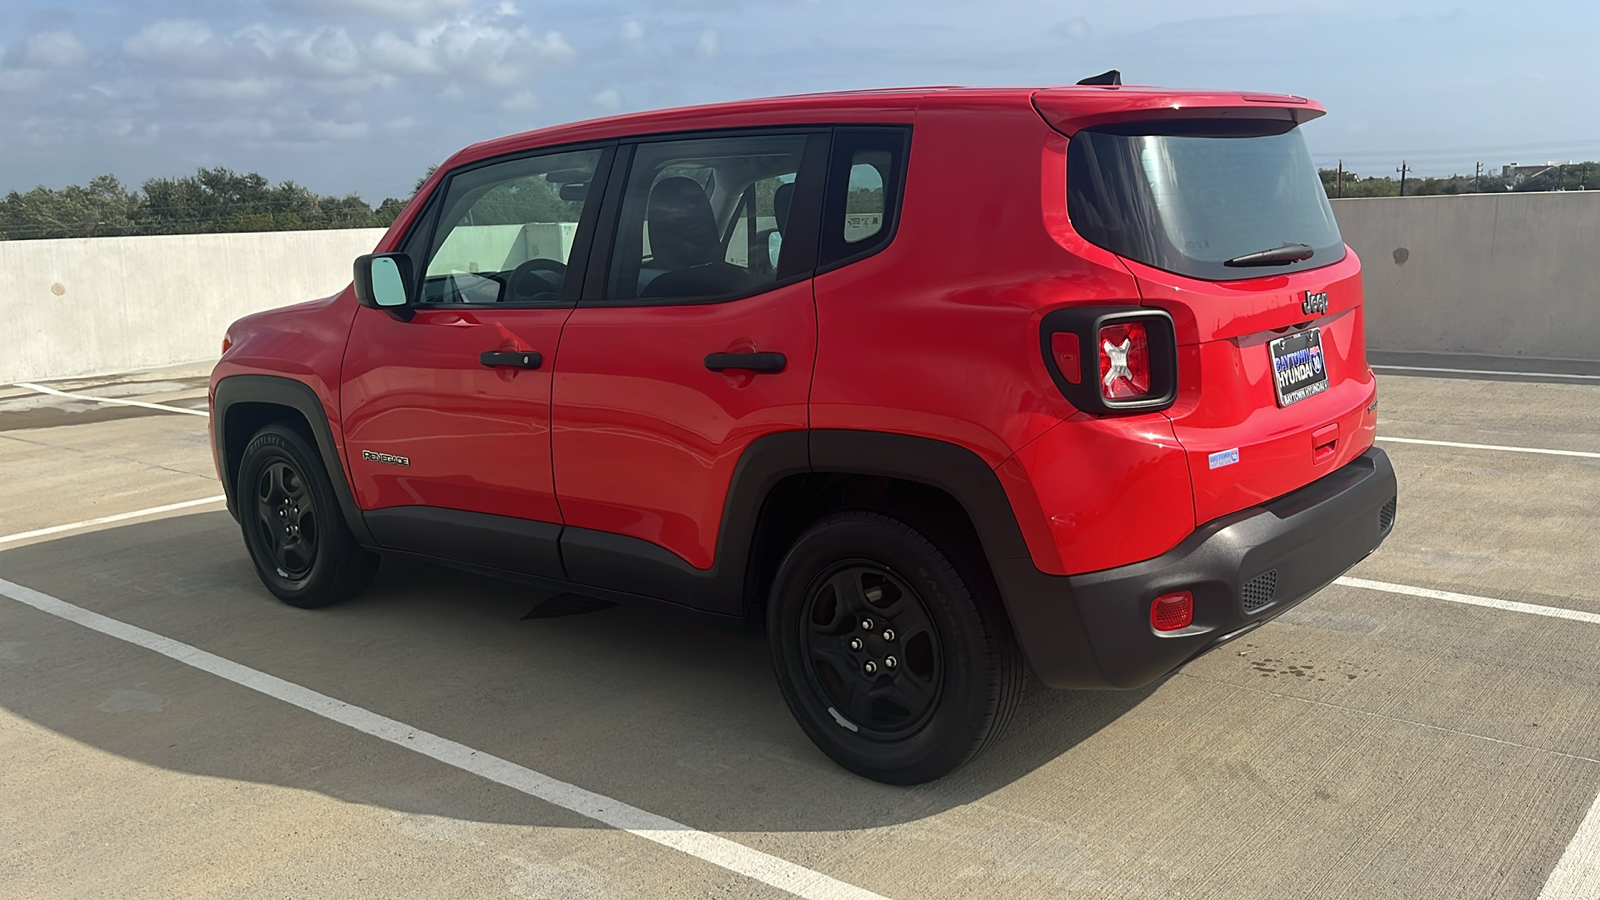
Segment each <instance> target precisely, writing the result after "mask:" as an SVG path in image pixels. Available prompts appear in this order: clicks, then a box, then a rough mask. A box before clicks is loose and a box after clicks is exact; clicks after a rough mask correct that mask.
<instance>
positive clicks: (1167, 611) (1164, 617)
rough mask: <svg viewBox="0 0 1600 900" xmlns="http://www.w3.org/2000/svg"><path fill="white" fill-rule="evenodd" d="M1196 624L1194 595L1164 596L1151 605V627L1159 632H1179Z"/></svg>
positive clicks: (1179, 592) (1182, 593) (1185, 592)
mask: <svg viewBox="0 0 1600 900" xmlns="http://www.w3.org/2000/svg"><path fill="white" fill-rule="evenodd" d="M1193 624H1194V594H1191V593H1189V592H1188V591H1178V592H1177V593H1173V594H1162V595H1161V596H1160V597H1157V598H1156V599H1155V602H1153V603H1151V604H1150V625H1151V626H1152V627H1154V628H1155V630H1157V631H1177V630H1179V629H1180V628H1188V627H1189V626H1190V625H1193Z"/></svg>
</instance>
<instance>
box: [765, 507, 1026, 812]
mask: <svg viewBox="0 0 1600 900" xmlns="http://www.w3.org/2000/svg"><path fill="white" fill-rule="evenodd" d="M967 568H968V570H969V573H970V574H971V575H972V576H973V577H972V578H971V579H970V580H969V579H968V578H964V577H963V575H962V573H961V572H960V571H958V570H957V568H956V566H955V565H954V564H953V563H952V560H951V557H950V556H949V555H947V554H946V553H944V552H942V551H941V550H940V549H939V548H938V547H937V546H935V545H934V544H933V543H932V542H931V541H929V540H928V538H927V537H925V536H924V535H923V534H922V533H920V532H919V531H917V530H915V529H913V528H912V527H910V526H909V525H907V524H905V523H904V522H901V521H899V520H897V519H894V518H891V517H889V516H886V515H882V514H879V513H874V512H864V511H857V512H843V513H835V514H833V515H829V516H827V517H825V518H823V519H822V520H820V521H819V522H817V523H816V524H815V525H813V526H812V527H811V528H810V529H809V530H807V531H806V532H805V533H804V534H803V535H801V537H800V538H799V540H797V541H796V542H795V544H794V546H793V547H792V548H791V549H790V551H789V553H788V555H787V556H786V557H785V558H784V561H783V563H782V565H781V566H780V567H779V570H778V573H777V577H776V579H775V582H774V585H773V590H772V595H771V598H770V601H769V609H768V619H767V623H768V637H769V640H770V641H771V643H772V650H773V659H774V663H775V666H776V668H777V673H778V683H779V686H780V687H781V689H782V691H783V694H784V699H785V700H786V701H787V702H788V704H789V708H790V709H791V710H792V711H793V712H794V715H795V718H796V719H797V720H798V721H799V723H800V726H801V728H803V729H805V732H806V734H807V735H808V736H809V737H810V738H811V739H812V741H813V742H815V743H816V745H817V746H818V747H819V748H821V750H822V751H823V752H824V753H826V754H828V755H829V756H830V757H832V758H833V759H834V760H835V761H836V762H838V763H839V764H840V765H842V766H844V767H845V768H847V769H849V770H851V771H852V772H855V773H857V774H859V775H863V776H865V777H867V778H872V779H874V780H877V781H883V782H887V783H891V784H917V783H921V782H924V781H929V780H932V779H934V778H938V777H939V776H941V775H944V774H946V773H948V772H950V771H952V770H953V769H955V768H956V767H958V766H960V765H961V764H962V763H964V762H966V761H967V760H969V759H971V758H972V757H973V756H974V755H976V754H977V753H978V752H979V751H980V750H981V749H982V748H983V747H984V746H985V745H986V744H987V743H988V742H989V741H990V740H991V739H992V738H993V737H994V736H995V735H996V734H997V733H998V731H999V730H1000V727H1001V726H1002V725H1003V723H1004V721H1005V720H1006V719H1007V718H1009V715H1010V712H1011V710H1012V708H1014V706H1015V704H1016V701H1017V698H1018V697H1019V696H1020V695H1021V688H1022V680H1023V666H1022V662H1021V659H1020V657H1019V655H1018V653H1017V652H1016V647H1015V642H1014V640H1013V639H1012V637H1011V633H1010V630H1009V626H1008V624H1007V623H1006V621H1005V620H1004V617H1003V616H1002V615H1001V614H1000V613H999V609H998V604H997V603H996V602H995V599H996V598H993V597H990V596H985V595H984V593H982V587H981V586H982V585H984V584H986V579H985V578H983V577H981V575H980V573H977V572H972V571H971V568H972V566H971V565H970V564H969V565H968V566H967ZM975 586H976V588H977V590H978V591H980V593H975V592H974V591H975Z"/></svg>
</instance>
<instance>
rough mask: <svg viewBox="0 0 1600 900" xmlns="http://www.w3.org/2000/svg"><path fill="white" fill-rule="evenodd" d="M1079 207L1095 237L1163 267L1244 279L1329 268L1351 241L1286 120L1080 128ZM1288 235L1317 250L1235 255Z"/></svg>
mask: <svg viewBox="0 0 1600 900" xmlns="http://www.w3.org/2000/svg"><path fill="white" fill-rule="evenodd" d="M1067 209H1068V213H1069V214H1070V215H1071V217H1072V225H1073V227H1074V228H1076V229H1077V231H1078V233H1079V234H1080V235H1082V236H1083V238H1084V239H1085V240H1087V241H1089V242H1090V243H1093V244H1096V245H1098V246H1101V247H1104V248H1106V249H1107V250H1110V251H1112V252H1113V253H1116V254H1118V255H1121V256H1124V257H1127V258H1128V259H1132V260H1136V261H1138V262H1141V263H1144V264H1146V265H1149V266H1154V267H1155V268H1158V269H1163V270H1166V271H1168V272H1175V273H1177V274H1179V275H1187V276H1190V277H1193V278H1203V279H1206V280H1209V281H1232V280H1239V279H1245V278H1259V277H1261V276H1264V275H1274V274H1283V273H1286V272H1292V271H1300V270H1303V269H1310V268H1316V267H1318V266H1325V265H1328V264H1330V263H1335V262H1338V261H1339V260H1341V259H1343V258H1344V255H1345V246H1344V240H1343V238H1341V237H1340V236H1339V226H1338V224H1337V223H1336V222H1335V221H1334V218H1333V209H1332V207H1330V206H1329V205H1328V197H1327V194H1326V193H1325V192H1324V191H1323V189H1322V182H1321V180H1320V179H1319V178H1318V177H1317V170H1316V167H1315V166H1314V165H1313V164H1312V162H1311V155H1310V154H1309V153H1307V152H1306V145H1305V140H1304V138H1302V137H1301V135H1300V131H1299V129H1298V128H1295V127H1293V126H1292V125H1289V124H1287V123H1275V122H1232V123H1225V124H1224V123H1211V122H1200V121H1195V122H1186V123H1181V122H1180V123H1173V122H1168V123H1160V124H1153V123H1144V124H1141V125H1133V126H1127V125H1124V126H1117V127H1111V128H1098V129H1087V130H1084V131H1080V132H1078V133H1077V134H1076V135H1075V136H1073V138H1072V147H1071V150H1070V151H1069V155H1068V159H1067ZM1286 244H1305V245H1307V246H1309V247H1311V249H1312V255H1311V257H1310V258H1309V259H1306V260H1304V261H1302V262H1295V263H1290V264H1286V265H1276V266H1262V267H1235V266H1228V265H1225V264H1224V263H1225V261H1227V260H1230V259H1235V258H1237V257H1241V256H1244V255H1246V254H1250V253H1258V252H1260V251H1263V250H1272V249H1275V248H1278V247H1282V246H1284V245H1286Z"/></svg>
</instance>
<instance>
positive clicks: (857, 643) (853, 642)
mask: <svg viewBox="0 0 1600 900" xmlns="http://www.w3.org/2000/svg"><path fill="white" fill-rule="evenodd" d="M863 646H865V645H864V644H862V643H861V638H851V639H850V649H851V650H855V651H857V652H860V650H861V648H862V647H863Z"/></svg>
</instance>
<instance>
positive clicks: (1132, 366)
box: [1040, 306, 1178, 415]
mask: <svg viewBox="0 0 1600 900" xmlns="http://www.w3.org/2000/svg"><path fill="white" fill-rule="evenodd" d="M1040 337H1041V338H1042V341H1041V343H1042V347H1041V349H1042V350H1043V352H1044V358H1045V368H1046V369H1047V370H1049V373H1050V377H1051V379H1052V380H1054V381H1055V383H1056V387H1057V388H1059V389H1060V390H1061V393H1062V394H1063V395H1065V396H1066V398H1067V399H1068V400H1070V401H1071V402H1072V405H1073V406H1076V407H1078V408H1079V409H1081V410H1083V411H1084V412H1087V413H1093V414H1097V415H1107V414H1113V413H1121V412H1148V411H1151V410H1157V409H1165V408H1166V407H1168V406H1171V405H1172V401H1173V400H1175V399H1176V398H1177V396H1178V349H1177V334H1176V329H1175V328H1174V326H1173V323H1172V317H1171V316H1170V315H1168V314H1167V313H1166V312H1165V311H1163V310H1159V309H1150V308H1147V307H1127V306H1111V307H1106V306H1098V307H1071V306H1069V307H1066V308H1064V309H1058V310H1055V311H1054V312H1051V313H1049V314H1048V315H1046V316H1045V317H1044V320H1043V321H1042V322H1041V323H1040Z"/></svg>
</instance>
